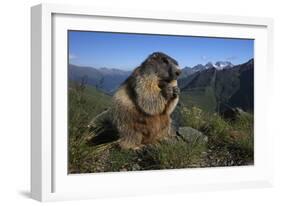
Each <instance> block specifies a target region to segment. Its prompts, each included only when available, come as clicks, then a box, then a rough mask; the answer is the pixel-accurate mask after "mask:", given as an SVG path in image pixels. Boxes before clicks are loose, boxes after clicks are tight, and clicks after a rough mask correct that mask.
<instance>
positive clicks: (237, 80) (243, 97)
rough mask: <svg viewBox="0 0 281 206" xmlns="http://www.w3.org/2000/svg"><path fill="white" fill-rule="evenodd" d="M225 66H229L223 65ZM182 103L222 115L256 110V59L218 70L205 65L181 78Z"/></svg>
mask: <svg viewBox="0 0 281 206" xmlns="http://www.w3.org/2000/svg"><path fill="white" fill-rule="evenodd" d="M224 65H226V64H224ZM179 86H180V89H181V100H182V102H184V103H185V104H186V105H189V106H192V105H196V106H198V105H199V106H200V107H201V108H204V109H205V110H207V111H217V112H222V111H224V110H226V109H228V108H233V107H239V108H242V109H243V110H245V111H249V112H252V111H253V109H254V60H253V59H251V60H249V61H248V62H246V63H244V64H240V65H230V64H228V65H227V66H225V67H224V68H222V67H220V69H218V68H217V67H215V66H212V67H209V68H206V66H205V67H204V68H202V69H200V70H199V71H197V72H193V73H191V74H188V75H186V76H182V77H181V78H180V79H179Z"/></svg>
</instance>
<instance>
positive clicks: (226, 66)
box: [213, 61, 234, 70]
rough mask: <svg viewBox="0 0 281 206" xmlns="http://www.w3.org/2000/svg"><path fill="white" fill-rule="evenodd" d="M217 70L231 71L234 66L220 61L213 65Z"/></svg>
mask: <svg viewBox="0 0 281 206" xmlns="http://www.w3.org/2000/svg"><path fill="white" fill-rule="evenodd" d="M213 66H214V67H215V68H216V69H219V70H221V69H229V68H232V67H233V66H234V65H233V64H232V63H231V62H228V61H218V62H216V63H215V64H214V65H213Z"/></svg>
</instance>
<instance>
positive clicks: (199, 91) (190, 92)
mask: <svg viewBox="0 0 281 206" xmlns="http://www.w3.org/2000/svg"><path fill="white" fill-rule="evenodd" d="M68 69H69V70H68V71H69V73H68V75H69V80H72V81H81V80H82V79H84V80H85V81H86V84H88V85H91V86H94V87H96V88H97V89H98V90H101V91H103V92H105V93H107V94H113V93H114V91H115V90H116V89H117V88H118V87H119V85H120V84H121V83H122V82H123V81H125V79H126V78H127V77H128V76H129V75H130V74H131V71H124V70H120V69H109V68H99V69H97V68H93V67H83V66H76V65H71V64H70V65H69V68H68ZM178 84H179V87H180V89H181V101H182V102H183V103H184V104H186V105H187V106H192V105H197V106H200V107H201V108H203V109H205V110H207V111H212V112H213V111H221V110H224V109H225V108H226V107H239V108H242V109H243V110H246V111H253V107H254V105H253V104H254V97H253V95H254V60H253V59H251V60H249V61H248V62H246V63H244V64H240V65H233V64H232V63H231V62H228V61H218V62H216V63H214V64H213V63H211V62H209V63H207V64H205V65H202V64H198V65H196V66H194V67H184V68H183V69H182V74H181V75H180V78H179V80H178Z"/></svg>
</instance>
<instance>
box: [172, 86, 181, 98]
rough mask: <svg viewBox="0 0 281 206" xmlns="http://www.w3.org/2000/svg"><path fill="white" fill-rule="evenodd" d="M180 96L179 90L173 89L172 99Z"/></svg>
mask: <svg viewBox="0 0 281 206" xmlns="http://www.w3.org/2000/svg"><path fill="white" fill-rule="evenodd" d="M179 95H180V88H178V87H173V97H174V98H176V97H178V96H179Z"/></svg>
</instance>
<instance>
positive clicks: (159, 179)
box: [31, 4, 274, 201]
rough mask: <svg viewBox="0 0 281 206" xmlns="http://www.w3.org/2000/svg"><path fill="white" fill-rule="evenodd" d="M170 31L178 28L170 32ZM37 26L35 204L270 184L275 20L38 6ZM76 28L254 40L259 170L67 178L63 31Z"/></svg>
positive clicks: (34, 27) (256, 167) (33, 101)
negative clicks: (166, 27) (269, 109)
mask: <svg viewBox="0 0 281 206" xmlns="http://www.w3.org/2000/svg"><path fill="white" fill-rule="evenodd" d="M115 21H118V22H119V23H118V24H116V22H115ZM156 24H157V27H155V25H156ZM136 25H137V26H136ZM167 25H168V26H169V28H174V29H173V30H172V31H171V29H170V30H167V29H166V30H165V28H164V27H165V26H167ZM31 26H32V28H31V50H32V54H31V56H32V60H31V66H32V68H31V71H32V72H31V81H32V84H31V94H32V99H31V108H32V115H31V123H32V129H31V196H32V198H34V199H36V200H39V201H53V200H68V199H83V198H96V197H113V196H122V195H139V194H156V193H175V192H189V191H209V190H214V189H220V190H224V189H239V188H251V187H270V186H272V184H273V160H272V159H273V151H272V149H273V139H274V137H273V136H272V133H270V132H269V129H268V127H267V124H269V123H268V122H269V121H268V119H267V116H268V112H269V111H268V110H267V108H269V107H270V104H271V102H270V93H268V91H270V89H269V88H270V87H271V81H270V80H271V78H272V75H273V72H272V71H273V70H272V69H273V68H272V67H273V66H272V65H273V59H272V58H273V54H272V52H273V32H272V29H273V21H272V19H269V18H257V17H238V16H222V15H202V14H189V13H176V12H171V13H161V12H152V11H133V10H130V11H128V10H120V9H118V10H117V9H113V8H92V7H82V6H70V5H56V4H40V5H37V6H34V7H32V8H31ZM73 28H74V29H80V30H102V31H118V32H122V31H123V32H135V33H157V34H179V35H181V34H184V35H194V36H196V35H197V36H216V37H234V38H235V37H237V38H238V37H239V38H244V37H245V38H248V37H252V38H255V40H256V44H255V164H254V166H244V167H226V168H202V169H201V168H200V169H175V170H161V171H145V172H119V173H107V174H103V173H99V174H81V175H68V174H67V171H66V167H67V161H66V160H67V151H66V148H67V147H66V145H65V144H66V143H65V138H62V136H64V137H65V134H66V133H65V132H66V126H67V116H66V110H67V108H66V107H65V102H66V94H65V92H66V82H67V81H66V80H67V76H66V66H65V65H66V62H67V56H66V55H67V41H66V36H65V34H66V33H65V31H67V30H68V29H73ZM187 28H192V30H191V29H187ZM210 28H211V29H210ZM264 85H266V89H265V86H264ZM257 91H258V92H257ZM262 137H266V138H262Z"/></svg>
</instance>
